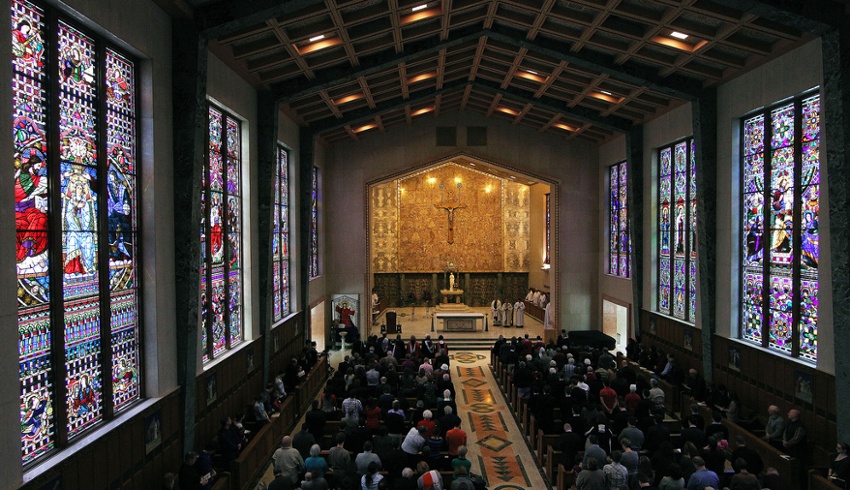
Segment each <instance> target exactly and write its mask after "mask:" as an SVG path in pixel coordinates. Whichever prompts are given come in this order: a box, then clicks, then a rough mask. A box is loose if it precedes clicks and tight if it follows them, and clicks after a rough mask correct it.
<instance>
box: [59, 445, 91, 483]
mask: <svg viewBox="0 0 850 490" xmlns="http://www.w3.org/2000/svg"><path fill="white" fill-rule="evenodd" d="M81 453H82V454H81ZM82 460H89V461H90V460H91V456H90V455H89V452H88V451H86V450H83V451H80V452H78V453H77V458H75V460H73V461H68V462H66V463H65V464H63V465H62V489H63V490H76V489H78V488H81V487H80V482H79V481H78V480H79V477H80V473H81V472H80V468H79V464H80V462H81V461H82ZM83 488H85V487H83Z"/></svg>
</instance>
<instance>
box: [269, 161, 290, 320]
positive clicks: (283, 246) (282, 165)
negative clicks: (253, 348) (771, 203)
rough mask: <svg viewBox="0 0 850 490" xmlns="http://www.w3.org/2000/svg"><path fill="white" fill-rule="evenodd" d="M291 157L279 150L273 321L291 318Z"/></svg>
mask: <svg viewBox="0 0 850 490" xmlns="http://www.w3.org/2000/svg"><path fill="white" fill-rule="evenodd" d="M288 157H289V154H288V153H287V151H286V149H284V148H283V147H280V146H278V148H277V166H276V170H275V175H274V188H273V189H274V208H273V209H274V210H273V212H272V214H273V215H274V216H273V223H272V269H273V270H272V290H273V294H272V296H273V299H272V302H273V304H272V320H273V321H278V320H281V319H283V317H284V316H286V315H287V314H289V312H290V309H289V160H288Z"/></svg>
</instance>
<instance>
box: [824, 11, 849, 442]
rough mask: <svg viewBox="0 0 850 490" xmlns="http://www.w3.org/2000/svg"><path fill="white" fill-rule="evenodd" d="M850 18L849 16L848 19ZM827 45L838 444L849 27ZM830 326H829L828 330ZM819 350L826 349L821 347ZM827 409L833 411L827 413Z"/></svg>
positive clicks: (842, 437)
mask: <svg viewBox="0 0 850 490" xmlns="http://www.w3.org/2000/svg"><path fill="white" fill-rule="evenodd" d="M845 19H846V16H845ZM821 40H822V46H823V48H822V49H823V79H824V86H823V102H822V105H821V107H822V108H823V113H822V114H821V117H822V118H823V119H822V128H823V129H824V130H825V131H826V138H825V139H826V162H825V163H826V166H825V167H824V160H823V158H824V154H823V152H821V172H822V173H823V172H824V169H826V174H827V185H828V187H829V192H828V194H829V197H828V198H827V199H828V207H829V244H830V248H831V253H830V261H831V264H832V334H833V345H834V349H835V410H836V413H837V414H838V416H837V421H836V422H837V426H838V440H839V441H846V440H848V439H850V412H848V411H845V410H841V407H846V406H848V404H850V358H848V356H847V352H850V213H848V209H850V202H848V192H850V164H849V163H850V162H848V161H847V158H848V156H850V22H848V21H846V20H845V22H844V24H843V25H842V26H841V27H840V28H838V29H832V30H830V31H829V32H827V33H826V34H824V35H823V37H822V38H821ZM824 327H827V326H824ZM821 347H825V346H824V345H823V344H821ZM827 410H830V409H829V408H828V409H827Z"/></svg>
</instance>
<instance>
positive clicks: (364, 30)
mask: <svg viewBox="0 0 850 490" xmlns="http://www.w3.org/2000/svg"><path fill="white" fill-rule="evenodd" d="M159 1H160V2H167V3H173V2H175V1H176V0H159ZM774 3H775V4H776V5H773V4H774ZM789 3H790V4H796V3H800V4H806V5H799V6H796V5H792V7H789V6H788V5H787V4H789ZM187 6H188V9H184V10H190V11H191V15H192V17H193V18H194V21H195V24H196V26H197V28H198V29H199V31H200V32H201V33H202V35H204V36H206V37H207V38H208V39H209V46H210V49H212V50H213V51H214V52H215V53H216V54H217V55H218V56H219V57H221V58H222V59H224V61H225V62H226V63H227V64H228V65H229V66H231V67H232V68H233V69H234V70H236V71H237V72H238V73H240V74H241V75H242V76H244V77H245V78H246V79H247V80H249V81H250V82H251V83H252V84H253V85H255V86H256V87H257V88H258V89H265V90H271V91H272V93H273V94H274V95H275V96H276V97H277V98H278V99H279V100H280V102H281V104H283V107H284V110H285V111H286V112H287V113H288V114H290V115H292V116H293V117H294V118H295V119H296V120H297V121H298V122H299V123H300V124H305V125H310V126H311V127H313V129H314V130H315V131H316V132H317V133H318V134H320V135H321V137H322V138H323V139H324V140H325V141H326V142H329V143H333V142H335V141H338V140H343V139H354V140H357V139H359V138H362V137H367V135H368V134H369V131H387V130H389V129H391V128H393V127H395V126H399V125H405V124H413V123H414V122H415V121H416V120H417V119H420V118H425V117H433V116H434V115H439V114H440V113H442V112H445V111H450V110H461V111H475V112H478V113H481V114H483V115H485V116H487V117H495V118H501V119H505V120H507V121H510V122H511V123H513V124H523V125H527V126H530V127H532V128H534V129H537V130H539V131H544V132H551V133H554V134H559V135H563V136H564V137H565V138H568V139H569V138H579V139H582V140H587V141H591V142H594V143H601V142H604V141H606V140H608V139H609V138H610V137H611V136H613V135H614V134H616V133H619V132H623V131H627V130H628V128H629V127H631V126H632V125H633V124H636V123H641V122H644V121H647V120H649V119H651V118H653V117H656V116H657V115H659V114H661V113H664V112H665V111H668V110H670V109H671V108H673V107H675V106H677V105H679V104H681V103H683V102H684V101H687V100H693V99H694V98H696V97H698V96H699V94H700V92H701V91H702V90H704V89H705V88H709V87H713V86H716V85H718V84H719V83H721V82H723V81H724V80H728V79H730V78H734V77H735V76H737V75H739V74H741V73H743V72H744V71H746V70H748V69H750V68H751V67H753V66H758V65H760V64H762V63H765V62H766V61H768V60H770V59H772V58H774V57H776V56H777V55H779V54H782V53H784V52H787V51H788V50H790V49H792V48H794V47H796V46H798V45H799V44H801V43H803V42H805V41H807V40H809V39H811V38H813V37H814V36H815V35H816V34H817V31H816V29H819V28H822V27H823V26H825V25H828V24H829V23H830V20H829V18H830V16H831V15H835V16H838V17H839V18H840V17H841V16H842V15H846V13H845V10H846V5H845V4H843V3H841V2H835V1H833V0H807V1H806V2H784V1H783V0H769V1H762V2H759V1H753V0H712V1H708V0H681V1H679V0H570V1H567V0H539V1H538V0H389V1H385V0H324V1H315V0H312V1H311V0H290V1H285V2H281V1H273V0H242V1H238V2H237V1H231V0H226V1H225V0H217V1H205V0H189V1H188V5H187ZM739 8H740V9H741V10H739ZM789 8H790V9H791V10H789ZM795 8H797V9H799V10H800V11H794V9H795Z"/></svg>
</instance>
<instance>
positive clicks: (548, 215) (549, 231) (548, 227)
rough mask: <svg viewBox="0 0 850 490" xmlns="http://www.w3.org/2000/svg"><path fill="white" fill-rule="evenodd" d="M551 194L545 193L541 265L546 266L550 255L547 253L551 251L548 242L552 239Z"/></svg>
mask: <svg viewBox="0 0 850 490" xmlns="http://www.w3.org/2000/svg"><path fill="white" fill-rule="evenodd" d="M551 197H552V196H551V194H549V193H548V192H547V193H546V256H545V257H544V258H543V263H544V264H548V263H550V262H549V259H550V255H549V252H550V250H551V248H550V247H551V245H550V240H551V239H552V215H551V212H552V207H551V206H552V201H551Z"/></svg>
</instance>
